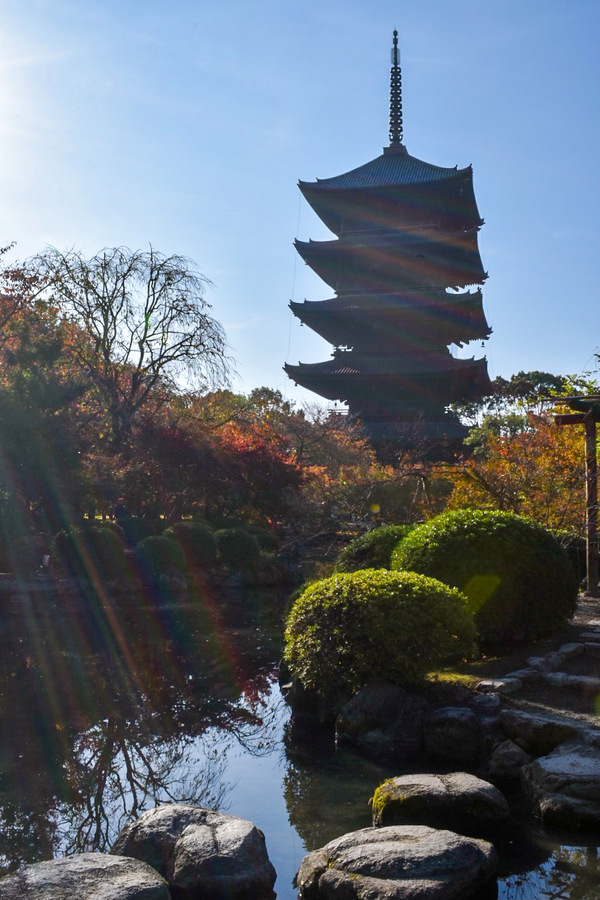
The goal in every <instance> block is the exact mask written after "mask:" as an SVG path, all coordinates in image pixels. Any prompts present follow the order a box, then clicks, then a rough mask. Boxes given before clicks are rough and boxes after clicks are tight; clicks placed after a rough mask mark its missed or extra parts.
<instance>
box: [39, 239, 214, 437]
mask: <svg viewBox="0 0 600 900" xmlns="http://www.w3.org/2000/svg"><path fill="white" fill-rule="evenodd" d="M28 268H29V271H30V272H31V273H34V274H35V276H36V277H37V279H38V283H39V285H40V288H39V292H38V296H39V297H41V298H43V299H44V300H46V301H47V302H48V303H49V304H51V305H52V306H53V307H55V308H56V309H57V310H58V311H59V312H60V314H61V315H63V316H64V317H66V318H67V319H69V320H71V321H72V322H73V323H74V324H75V325H76V326H77V332H78V334H79V339H78V340H76V341H75V342H74V347H73V349H74V352H75V355H76V359H77V362H78V364H79V365H80V366H81V367H82V369H83V370H84V371H85V373H86V374H87V376H88V378H89V379H90V381H91V383H92V384H93V386H94V388H95V390H96V392H97V394H98V396H99V399H100V400H101V401H102V404H103V406H104V408H105V410H106V413H107V415H108V418H109V421H110V426H111V429H112V438H113V442H114V444H115V445H117V446H118V445H119V444H121V443H122V442H123V441H124V440H125V439H126V438H127V436H128V435H129V434H130V432H131V428H132V425H133V423H134V421H135V419H136V416H137V415H138V414H139V412H140V411H141V410H142V409H143V408H144V407H146V406H147V405H148V404H149V403H150V402H152V403H160V402H161V391H162V396H163V397H164V398H166V396H167V395H168V393H169V392H172V391H177V390H178V389H179V388H181V387H182V386H184V385H185V387H186V389H188V390H189V389H190V388H194V389H198V390H205V389H209V388H214V387H217V386H220V385H223V384H225V383H227V375H228V371H229V365H230V360H229V358H228V356H227V344H226V340H225V334H224V332H223V329H222V327H221V325H220V324H219V323H218V322H217V321H216V319H214V318H213V316H212V315H211V314H210V304H209V303H208V302H207V300H206V291H207V288H208V287H209V286H210V282H209V281H208V279H207V278H205V277H204V276H203V275H201V274H200V273H198V272H197V271H195V268H194V265H193V263H192V262H191V261H190V260H189V259H187V258H185V257H183V256H163V255H162V254H160V253H157V252H156V251H155V250H154V249H153V248H152V247H151V248H150V249H149V250H148V251H142V250H129V249H128V248H126V247H115V248H111V249H104V250H101V251H100V252H99V253H97V254H96V255H95V256H93V257H92V258H91V259H86V258H85V257H84V255H83V254H82V253H81V252H79V251H76V250H70V251H68V252H65V253H62V252H60V251H58V250H55V249H49V250H47V251H46V252H45V253H42V254H40V255H38V256H36V257H34V258H33V259H31V260H30V261H29V264H28Z"/></svg>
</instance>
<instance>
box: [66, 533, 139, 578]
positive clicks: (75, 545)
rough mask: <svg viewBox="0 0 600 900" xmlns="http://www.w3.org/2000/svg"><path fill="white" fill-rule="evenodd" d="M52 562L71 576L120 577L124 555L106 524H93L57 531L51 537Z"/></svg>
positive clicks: (116, 535) (120, 543) (119, 539)
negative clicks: (102, 525)
mask: <svg viewBox="0 0 600 900" xmlns="http://www.w3.org/2000/svg"><path fill="white" fill-rule="evenodd" d="M51 559H52V563H53V565H54V566H55V568H57V569H58V571H59V572H60V573H61V574H63V575H66V576H68V577H71V578H88V579H89V580H90V581H93V580H94V579H95V578H97V577H98V576H101V577H102V578H106V579H109V580H111V581H112V580H114V579H116V578H120V577H121V576H122V574H123V571H124V569H125V563H126V557H125V550H124V547H123V541H122V540H121V538H120V537H119V535H118V534H116V533H115V532H114V531H113V530H112V529H110V528H102V527H97V526H95V525H92V526H88V527H86V528H71V529H68V530H65V531H59V532H58V534H57V535H55V537H54V539H53V541H52V549H51Z"/></svg>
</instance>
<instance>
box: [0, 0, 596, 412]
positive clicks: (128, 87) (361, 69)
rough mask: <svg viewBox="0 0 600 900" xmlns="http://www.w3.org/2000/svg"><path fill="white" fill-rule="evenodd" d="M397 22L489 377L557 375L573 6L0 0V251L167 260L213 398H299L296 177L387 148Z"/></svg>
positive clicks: (591, 325) (579, 310) (572, 120)
mask: <svg viewBox="0 0 600 900" xmlns="http://www.w3.org/2000/svg"><path fill="white" fill-rule="evenodd" d="M394 28H397V29H398V32H399V40H400V49H401V57H402V59H401V62H402V77H403V95H404V138H405V145H406V147H407V149H408V151H409V153H411V154H412V155H413V156H417V157H419V158H420V159H424V160H427V161H428V162H431V163H434V164H436V165H441V166H454V165H458V166H459V167H463V166H466V165H468V164H469V163H471V164H472V165H473V169H474V183H475V193H476V197H477V201H478V205H479V210H480V213H481V215H482V216H483V218H484V219H485V221H486V224H485V225H484V227H483V229H482V231H481V233H480V248H481V255H482V259H483V262H484V267H485V268H486V269H487V271H488V272H489V280H488V281H487V283H486V285H485V287H484V306H485V310H486V313H487V317H488V321H489V323H490V325H491V326H492V328H493V334H492V337H491V339H490V340H489V341H488V342H487V344H486V348H485V350H483V349H482V348H481V347H480V345H477V346H476V347H470V348H468V349H467V350H466V351H461V354H460V355H467V356H472V355H473V354H475V355H476V356H479V355H481V354H482V353H485V355H486V356H487V358H488V362H489V371H490V375H491V376H492V377H494V376H496V375H502V376H504V377H509V376H510V375H511V374H512V373H513V372H516V371H518V370H520V369H525V370H529V369H542V370H547V371H552V372H556V373H561V374H567V373H573V374H579V373H581V372H583V371H585V370H586V369H590V368H593V367H594V353H595V352H599V351H600V298H599V293H598V285H599V282H600V278H599V275H600V272H599V261H600V253H599V252H598V251H599V237H600V153H599V152H598V148H599V146H600V140H599V137H600V135H599V131H600V4H599V3H598V2H597V0H403V2H399V0H395V2H392V0H369V2H366V0H302V2H297V0H170V2H167V0H161V2H158V0H118V2H116V0H1V2H0V76H1V80H0V244H5V243H8V242H9V241H13V240H14V241H16V242H17V248H16V251H15V254H16V257H18V258H23V257H26V256H28V255H30V254H32V253H35V252H37V251H39V250H41V249H43V248H44V247H45V246H46V245H48V244H50V245H53V246H56V247H59V248H61V249H66V248H69V247H73V246H75V247H77V248H80V249H82V250H83V251H85V252H86V253H89V254H90V255H91V254H93V253H94V252H96V251H97V250H99V249H100V248H102V247H105V246H115V245H120V244H126V245H128V246H130V247H133V248H138V247H146V246H147V245H148V244H149V243H151V244H152V245H153V246H154V247H155V248H157V249H158V250H160V251H162V252H163V253H166V254H170V253H179V254H184V255H186V256H189V257H191V258H192V259H194V260H195V262H196V263H197V266H198V268H199V270H200V271H201V272H202V273H203V274H204V275H206V276H207V277H208V278H210V279H211V281H212V282H213V283H214V289H213V290H212V291H211V293H210V301H211V303H212V306H213V312H214V315H215V316H216V317H217V318H218V319H219V320H220V321H221V322H222V323H223V325H224V327H225V329H226V331H227V335H228V339H229V343H230V345H231V348H232V354H233V356H234V357H235V359H236V362H237V372H238V376H237V378H236V380H235V382H234V385H235V387H236V388H238V389H240V390H242V391H249V390H251V389H252V388H254V387H257V386H259V385H263V384H265V385H269V386H270V387H274V388H279V389H280V390H282V391H283V393H284V394H285V395H286V396H287V397H289V398H290V399H295V400H298V401H302V400H305V399H308V398H310V399H311V400H315V399H317V398H315V397H314V396H313V395H308V394H307V393H306V392H304V391H302V390H301V389H296V388H295V387H294V385H293V383H292V382H290V381H289V379H287V377H286V376H285V374H284V373H283V371H282V368H281V367H282V365H283V363H284V362H286V361H287V362H291V363H297V362H298V361H299V360H301V361H302V362H317V361H322V360H325V359H327V358H328V357H329V355H330V352H331V348H330V347H329V345H328V344H326V343H325V342H324V341H322V340H321V339H320V338H318V337H317V336H316V335H314V334H313V333H312V332H310V331H309V329H307V328H305V327H301V326H300V323H299V322H298V320H296V319H294V318H293V316H292V315H291V313H290V312H289V310H288V307H287V303H288V300H290V299H295V300H302V299H305V298H306V299H309V300H320V299H326V298H327V297H329V296H331V291H330V289H328V288H327V287H326V286H325V285H324V284H323V283H322V282H321V281H320V280H319V279H318V278H317V277H316V276H315V275H314V274H313V273H312V272H311V271H310V270H309V269H308V268H307V267H306V266H305V265H304V263H303V262H302V261H301V259H300V258H299V257H297V254H296V252H295V250H294V249H293V240H294V238H295V237H300V238H301V239H303V240H306V239H308V238H310V237H311V238H314V239H323V238H327V237H328V236H329V235H328V232H327V231H326V229H325V228H324V226H323V225H322V224H321V223H320V222H319V220H318V219H317V218H316V217H315V216H314V214H313V213H312V212H311V210H310V208H309V207H308V205H307V204H306V203H305V202H304V201H303V200H301V198H300V193H299V191H298V188H297V182H298V180H299V179H302V180H308V181H311V180H314V179H315V178H317V177H319V178H326V177H330V176H333V175H338V174H341V173H342V172H345V171H348V170H349V169H352V168H354V167H356V166H358V165H361V164H363V163H365V162H367V161H368V160H370V159H373V158H374V157H376V156H378V155H379V154H380V153H381V150H382V147H383V146H384V145H386V144H387V142H388V138H387V129H388V91H389V66H390V46H391V36H392V31H393V29H394Z"/></svg>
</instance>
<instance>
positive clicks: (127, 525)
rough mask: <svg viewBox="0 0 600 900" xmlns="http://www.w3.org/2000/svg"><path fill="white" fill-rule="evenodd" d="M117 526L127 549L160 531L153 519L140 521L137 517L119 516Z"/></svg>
mask: <svg viewBox="0 0 600 900" xmlns="http://www.w3.org/2000/svg"><path fill="white" fill-rule="evenodd" d="M117 524H118V525H119V526H120V527H121V528H122V529H123V532H124V534H125V540H126V542H127V546H128V547H135V546H137V544H139V542H140V541H143V540H144V538H147V537H154V536H155V535H157V534H158V533H159V531H160V530H161V527H160V523H159V522H157V521H156V520H155V519H140V518H138V517H137V516H121V517H120V518H119V519H117Z"/></svg>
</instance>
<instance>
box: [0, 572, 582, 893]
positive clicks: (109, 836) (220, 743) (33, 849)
mask: <svg viewBox="0 0 600 900" xmlns="http://www.w3.org/2000/svg"><path fill="white" fill-rule="evenodd" d="M285 604H286V596H285V594H284V593H283V592H276V591H274V592H270V593H263V594H261V595H259V594H257V593H256V592H251V591H243V590H240V589H235V588H230V589H225V588H222V589H219V590H218V591H217V590H215V589H213V588H210V587H209V586H208V585H206V584H196V585H195V588H194V591H193V592H192V593H191V594H189V595H187V596H178V595H172V596H171V595H169V593H168V591H166V590H165V589H164V588H163V589H161V591H160V592H159V593H157V592H156V591H153V590H150V589H149V590H148V591H146V592H145V593H143V594H142V593H139V594H135V595H132V594H126V593H121V594H108V593H106V592H105V591H103V590H102V589H101V588H99V587H96V589H94V588H92V587H91V586H89V587H88V588H87V589H83V588H82V590H81V591H80V592H79V593H77V594H75V593H72V592H68V591H64V592H60V593H58V594H55V593H48V592H46V593H44V592H42V591H27V590H22V591H20V592H19V593H14V592H13V593H10V592H7V591H6V590H4V591H3V592H2V593H1V594H0V645H1V646H0V650H1V655H0V873H1V874H6V873H7V872H9V871H12V870H14V869H15V868H17V867H18V866H19V865H21V864H22V863H23V862H29V861H36V860H40V859H49V858H51V857H53V856H60V855H64V854H67V853H73V852H78V851H83V850H106V849H108V848H109V847H110V846H111V844H112V842H113V841H114V838H115V836H116V834H117V833H118V831H119V829H120V828H121V827H122V826H123V825H124V824H125V823H126V822H127V821H129V820H131V819H132V818H135V817H136V816H138V815H139V814H140V813H141V812H142V811H143V810H144V809H148V808H151V807H153V806H155V805H156V804H157V803H164V802H169V801H172V800H181V801H187V802H194V803H199V804H201V805H206V806H215V807H216V806H218V807H219V808H221V809H222V810H224V811H226V812H229V813H231V814H233V815H238V816H242V817H243V818H246V819H250V820H251V821H253V822H255V823H256V824H257V825H258V826H259V827H260V828H261V829H262V830H263V831H264V833H265V836H266V840H267V848H268V852H269V856H270V858H271V861H272V862H273V864H274V866H275V868H276V870H277V873H278V878H277V883H276V885H275V888H276V891H277V896H278V898H279V900H292V898H293V897H295V890H294V888H293V886H292V879H293V876H294V874H295V872H296V870H297V868H298V866H299V865H300V862H301V860H302V858H303V857H304V855H305V853H306V852H307V850H309V849H310V850H312V849H315V848H316V847H319V846H322V845H323V844H324V843H326V842H327V841H329V840H331V839H333V838H334V837H337V836H339V835H341V834H343V833H345V832H347V831H352V830H355V829H357V828H362V827H366V826H368V825H370V809H369V805H368V800H369V797H370V796H371V795H372V793H373V790H374V788H375V787H376V786H377V785H378V784H379V783H380V782H381V781H382V780H383V779H384V778H386V777H389V776H390V775H397V774H401V773H400V772H398V771H397V767H396V769H394V770H393V771H391V770H387V769H386V768H385V767H382V766H379V765H376V764H374V763H372V762H369V761H367V760H364V759H361V758H359V757H357V756H356V755H354V754H353V753H352V752H350V751H347V750H344V751H340V750H337V751H336V749H335V747H334V746H333V745H332V743H331V742H330V741H329V740H328V739H325V738H322V737H321V738H318V737H317V736H314V737H313V739H312V740H310V741H309V742H308V743H306V742H304V743H299V742H298V741H297V740H295V739H294V736H293V735H292V732H291V728H290V725H289V710H288V708H287V705H286V704H285V701H284V700H283V698H282V697H281V693H280V691H279V687H278V684H277V663H278V660H279V656H280V653H281V639H282V620H283V614H284V609H285ZM500 850H501V858H502V871H501V878H500V883H499V896H500V897H504V898H545V897H547V898H550V897H573V898H575V897H578V898H587V900H592V898H598V897H599V896H600V891H599V890H598V887H597V884H598V874H597V851H598V848H597V844H595V843H590V844H586V843H584V842H583V841H580V842H577V841H574V842H571V841H570V840H569V838H568V837H563V839H562V840H561V838H560V836H558V837H557V836H549V835H547V834H543V833H530V834H528V835H527V836H526V835H525V833H523V834H520V835H518V834H515V835H514V836H513V840H512V841H511V842H508V843H507V844H506V845H505V846H503V847H501V848H500Z"/></svg>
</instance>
